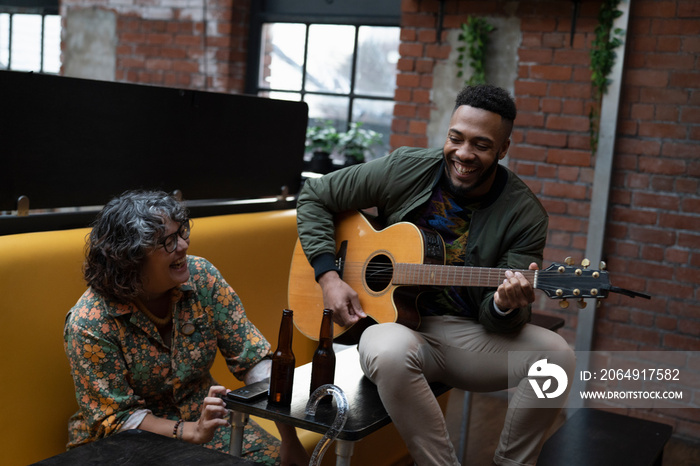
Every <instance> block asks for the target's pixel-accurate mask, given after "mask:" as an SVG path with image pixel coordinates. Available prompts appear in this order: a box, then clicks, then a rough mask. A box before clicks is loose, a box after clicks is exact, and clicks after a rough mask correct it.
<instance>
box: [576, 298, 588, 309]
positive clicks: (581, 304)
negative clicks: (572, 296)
mask: <svg viewBox="0 0 700 466" xmlns="http://www.w3.org/2000/svg"><path fill="white" fill-rule="evenodd" d="M576 305H577V306H578V308H579V309H585V308H586V306H587V305H588V303H586V301H584V300H583V298H581V299H580V300H578V301H577V302H576Z"/></svg>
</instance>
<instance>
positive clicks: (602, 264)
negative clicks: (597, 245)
mask: <svg viewBox="0 0 700 466" xmlns="http://www.w3.org/2000/svg"><path fill="white" fill-rule="evenodd" d="M598 268H599V269H600V270H605V269H607V268H608V264H606V263H605V261H600V264H598Z"/></svg>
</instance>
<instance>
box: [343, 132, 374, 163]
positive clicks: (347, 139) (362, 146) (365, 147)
mask: <svg viewBox="0 0 700 466" xmlns="http://www.w3.org/2000/svg"><path fill="white" fill-rule="evenodd" d="M381 142H382V135H381V134H380V133H378V132H376V131H373V130H371V129H365V128H362V122H356V123H351V124H350V129H349V130H348V131H347V132H346V133H342V134H341V135H340V140H339V141H338V148H339V152H340V153H341V154H343V155H344V156H345V163H346V165H353V164H356V163H362V162H364V161H365V158H366V156H367V154H368V153H371V152H372V146H374V145H377V144H380V143H381Z"/></svg>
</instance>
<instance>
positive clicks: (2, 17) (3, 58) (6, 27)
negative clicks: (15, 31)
mask: <svg viewBox="0 0 700 466" xmlns="http://www.w3.org/2000/svg"><path fill="white" fill-rule="evenodd" d="M9 61H10V15H8V14H7V13H0V69H7V67H8V65H9V64H10V63H9Z"/></svg>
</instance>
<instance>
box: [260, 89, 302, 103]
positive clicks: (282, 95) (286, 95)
mask: <svg viewBox="0 0 700 466" xmlns="http://www.w3.org/2000/svg"><path fill="white" fill-rule="evenodd" d="M258 95H259V96H261V97H269V98H270V99H277V100H291V101H292V102H299V101H300V100H301V94H299V93H298V92H275V91H262V92H259V93H258Z"/></svg>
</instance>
